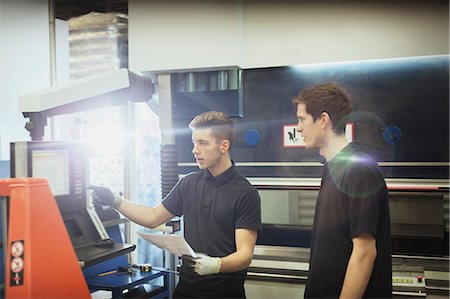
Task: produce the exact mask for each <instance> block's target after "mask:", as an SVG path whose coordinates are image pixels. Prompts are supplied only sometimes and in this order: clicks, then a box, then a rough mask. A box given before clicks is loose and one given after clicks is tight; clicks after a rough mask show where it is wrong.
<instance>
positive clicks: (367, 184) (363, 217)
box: [347, 172, 385, 238]
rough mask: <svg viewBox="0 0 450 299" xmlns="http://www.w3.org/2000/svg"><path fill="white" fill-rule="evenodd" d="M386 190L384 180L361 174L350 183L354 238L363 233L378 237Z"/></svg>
mask: <svg viewBox="0 0 450 299" xmlns="http://www.w3.org/2000/svg"><path fill="white" fill-rule="evenodd" d="M384 188H385V184H384V180H383V178H380V177H378V176H376V175H374V174H372V173H369V172H360V173H358V174H357V175H354V176H352V177H351V178H350V179H349V181H348V188H347V190H348V191H347V192H348V202H347V206H348V213H349V229H350V234H351V237H352V238H354V237H356V236H358V235H359V234H362V233H370V234H372V235H373V236H374V237H375V238H376V237H377V227H378V219H379V213H380V206H381V205H380V201H381V200H383V198H382V194H383V193H382V192H383V190H384Z"/></svg>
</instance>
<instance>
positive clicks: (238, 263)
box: [220, 228, 258, 272]
mask: <svg viewBox="0 0 450 299" xmlns="http://www.w3.org/2000/svg"><path fill="white" fill-rule="evenodd" d="M257 236H258V232H257V231H256V230H251V229H243V228H240V229H236V232H235V238H236V252H234V253H232V254H230V255H227V256H224V257H222V258H221V259H220V262H221V267H220V272H236V271H240V270H243V269H246V268H248V266H249V265H250V263H251V262H252V259H253V250H254V248H255V243H256V238H257Z"/></svg>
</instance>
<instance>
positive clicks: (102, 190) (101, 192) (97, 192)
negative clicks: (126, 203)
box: [87, 186, 122, 209]
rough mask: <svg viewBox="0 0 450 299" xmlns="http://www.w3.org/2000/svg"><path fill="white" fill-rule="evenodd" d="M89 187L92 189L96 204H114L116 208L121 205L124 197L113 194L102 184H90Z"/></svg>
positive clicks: (93, 199)
mask: <svg viewBox="0 0 450 299" xmlns="http://www.w3.org/2000/svg"><path fill="white" fill-rule="evenodd" d="M87 189H88V190H92V201H93V203H94V204H97V205H101V206H112V207H113V208H115V209H117V208H119V207H120V203H121V202H122V198H121V197H120V196H118V195H115V194H113V193H112V192H111V190H109V189H108V188H106V187H102V186H89V187H87Z"/></svg>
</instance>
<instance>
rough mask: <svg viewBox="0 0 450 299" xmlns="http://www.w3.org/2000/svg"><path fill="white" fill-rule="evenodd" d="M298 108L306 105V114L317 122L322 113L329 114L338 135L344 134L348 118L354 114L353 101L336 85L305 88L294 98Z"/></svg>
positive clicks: (329, 84) (293, 100)
mask: <svg viewBox="0 0 450 299" xmlns="http://www.w3.org/2000/svg"><path fill="white" fill-rule="evenodd" d="M292 103H293V104H294V105H295V106H297V105H298V104H304V105H305V108H306V112H307V113H308V114H311V115H312V117H313V120H314V121H316V120H317V119H318V118H319V117H320V115H321V114H322V112H326V113H328V115H329V116H330V119H331V123H332V125H333V130H334V132H335V133H336V134H343V133H344V132H345V126H346V122H347V120H348V119H347V118H348V116H349V115H350V113H352V100H351V98H350V95H349V94H348V93H347V92H346V91H345V89H344V88H342V87H341V86H339V85H337V84H335V83H324V84H320V85H315V86H312V87H309V88H305V89H303V90H301V91H300V93H299V94H298V95H296V96H295V97H293V98H292Z"/></svg>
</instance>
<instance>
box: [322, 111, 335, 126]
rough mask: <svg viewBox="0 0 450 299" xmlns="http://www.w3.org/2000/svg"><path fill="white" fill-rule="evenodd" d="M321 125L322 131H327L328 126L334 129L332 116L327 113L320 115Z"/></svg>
mask: <svg viewBox="0 0 450 299" xmlns="http://www.w3.org/2000/svg"><path fill="white" fill-rule="evenodd" d="M320 125H321V126H322V129H325V128H326V127H328V126H329V127H333V124H332V123H331V118H330V115H329V114H328V113H327V112H325V111H324V112H322V114H321V115H320Z"/></svg>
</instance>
